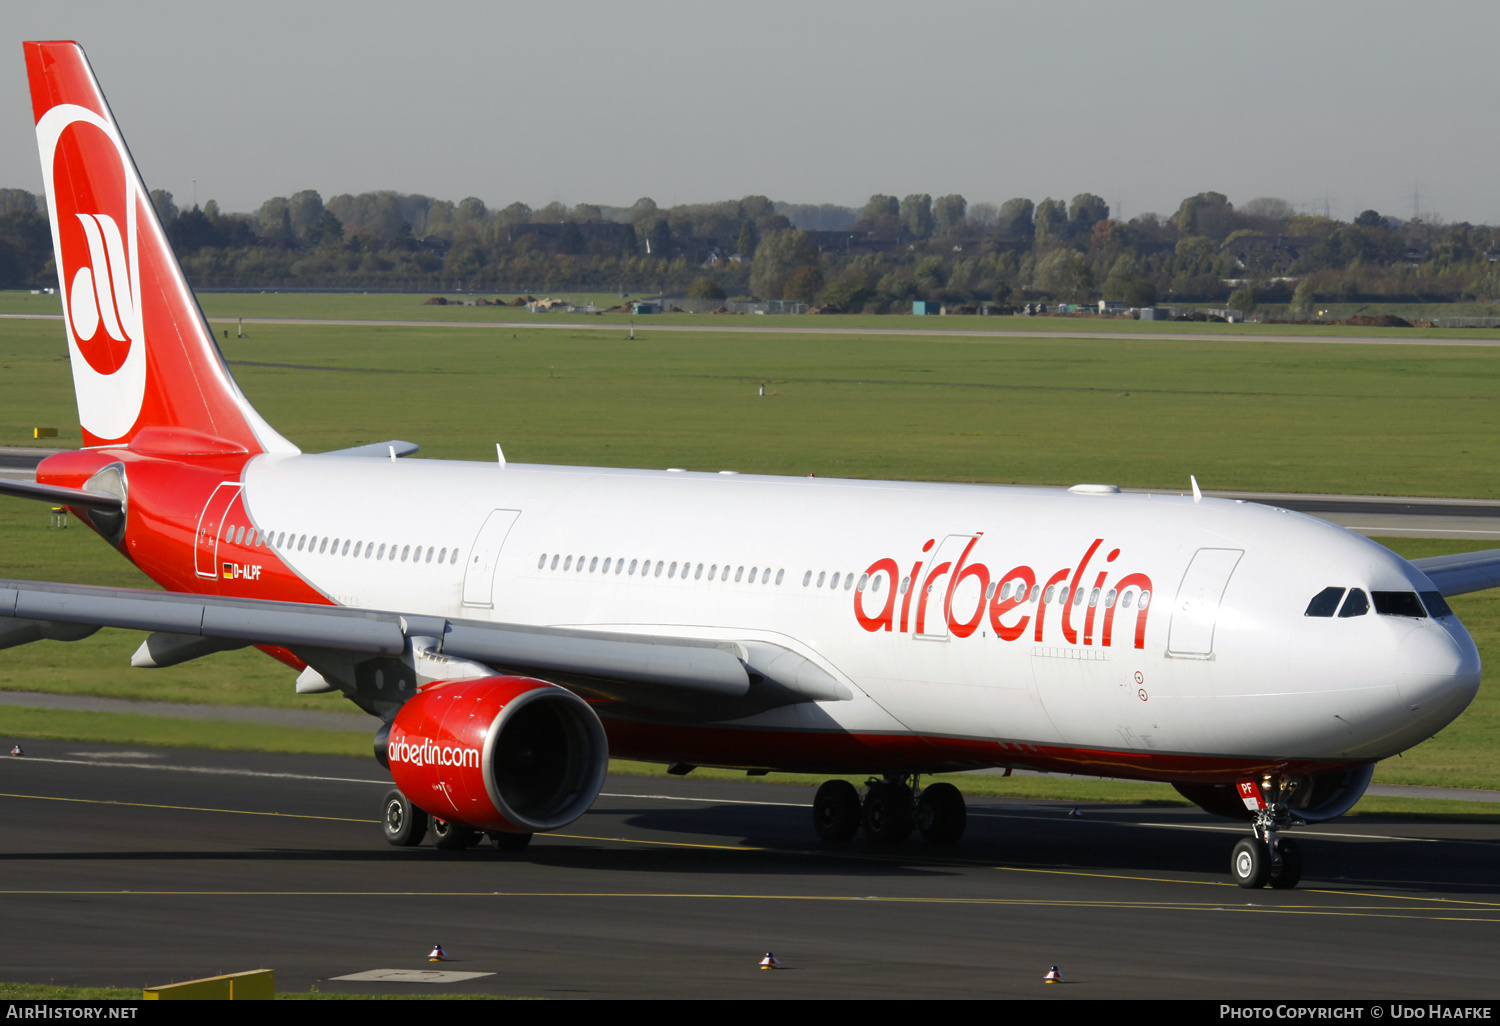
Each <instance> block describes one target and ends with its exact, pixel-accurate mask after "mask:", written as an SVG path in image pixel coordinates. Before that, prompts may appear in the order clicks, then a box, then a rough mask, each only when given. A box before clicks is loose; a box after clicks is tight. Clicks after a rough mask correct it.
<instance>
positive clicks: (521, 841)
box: [490, 831, 531, 851]
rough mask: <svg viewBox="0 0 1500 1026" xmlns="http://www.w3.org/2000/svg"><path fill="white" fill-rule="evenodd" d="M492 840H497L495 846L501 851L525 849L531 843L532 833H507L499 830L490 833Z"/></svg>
mask: <svg viewBox="0 0 1500 1026" xmlns="http://www.w3.org/2000/svg"><path fill="white" fill-rule="evenodd" d="M490 840H492V841H494V842H495V847H496V848H498V849H499V850H500V851H525V850H526V846H527V845H528V844H530V843H531V834H506V833H500V832H498V831H497V832H495V833H493V834H490Z"/></svg>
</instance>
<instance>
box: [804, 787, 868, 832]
mask: <svg viewBox="0 0 1500 1026" xmlns="http://www.w3.org/2000/svg"><path fill="white" fill-rule="evenodd" d="M860 811H861V810H860V805H859V792H858V791H857V790H855V787H854V785H853V784H851V783H849V781H847V780H825V781H824V782H823V786H822V787H819V788H818V793H817V794H816V795H815V796H814V797H813V829H815V830H817V832H818V836H819V837H821V838H822V839H823V840H825V841H831V842H839V841H847V840H849V839H850V838H852V837H853V836H854V835H855V834H857V833H859V821H860Z"/></svg>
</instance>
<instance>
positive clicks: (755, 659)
mask: <svg viewBox="0 0 1500 1026" xmlns="http://www.w3.org/2000/svg"><path fill="white" fill-rule="evenodd" d="M100 627H120V628H125V629H129V630H141V631H151V632H152V635H151V637H150V638H148V639H147V642H146V645H145V646H143V648H142V652H141V653H137V661H136V663H135V664H136V665H138V666H166V665H171V664H172V663H174V662H182V661H185V660H187V659H191V658H196V657H198V656H201V655H207V654H208V653H210V652H214V651H221V650H223V649H227V648H236V647H243V646H245V645H264V646H274V647H278V648H284V649H287V650H288V651H290V652H292V653H293V654H295V655H298V656H299V658H302V659H303V660H304V661H305V662H308V663H311V664H313V665H315V666H317V667H318V668H319V669H320V671H321V668H322V666H324V665H328V657H329V655H330V654H334V655H336V656H337V659H336V660H335V664H337V665H340V666H344V667H347V669H348V673H347V679H348V680H350V681H357V680H362V679H363V677H365V676H369V675H370V674H369V673H363V672H362V671H361V669H360V668H361V666H367V667H368V666H374V665H377V664H378V663H380V662H381V661H385V662H386V664H387V665H390V661H391V660H402V661H407V662H408V665H410V660H412V659H413V658H415V656H414V648H416V647H420V648H421V651H422V654H423V656H424V657H426V656H430V655H440V656H443V657H447V658H449V659H459V660H465V661H467V662H470V663H477V664H480V665H481V666H485V667H492V668H494V669H495V670H496V671H497V672H507V673H523V674H527V675H533V676H541V677H544V678H548V679H556V680H558V681H559V682H560V683H570V684H578V685H581V686H583V687H584V688H585V689H588V690H592V691H595V692H597V693H600V694H602V695H605V696H608V697H610V698H612V699H614V700H617V701H624V702H626V703H627V704H630V703H634V704H643V706H651V705H659V704H660V699H661V697H662V696H663V695H665V696H668V697H670V698H671V700H672V701H671V703H670V704H673V705H675V706H677V707H679V708H680V707H682V706H683V705H684V703H686V705H687V707H688V711H691V709H692V707H693V706H694V705H695V704H696V706H697V707H698V708H700V709H701V708H706V707H707V706H706V704H712V705H715V706H716V707H717V706H719V705H722V703H723V702H724V701H730V702H735V701H743V700H748V701H751V702H752V704H757V705H760V704H764V703H765V702H767V701H769V702H770V703H771V704H785V703H786V702H788V701H818V700H839V699H848V698H851V697H853V696H852V694H851V693H850V692H849V690H848V689H847V688H846V687H844V685H842V684H841V683H840V682H839V681H837V680H836V679H835V678H834V677H832V676H831V675H830V674H828V673H827V672H826V671H824V670H822V669H821V668H819V667H818V666H816V665H815V664H813V663H812V662H810V661H809V660H807V659H805V658H803V657H802V656H800V655H798V654H797V653H795V652H792V651H790V650H789V649H786V648H782V647H780V646H777V645H772V644H768V643H765V642H760V641H747V642H718V641H708V640H699V639H691V638H673V637H662V636H656V635H646V634H620V633H613V632H602V631H590V630H582V629H576V628H565V627H535V626H529V625H523V624H503V623H492V622H486V621H479V620H459V619H449V618H445V617H436V616H424V615H414V614H402V613H398V612H388V611H379V610H367V609H351V608H347V607H342V606H324V605H316V604H313V603H303V602H272V601H265V600H260V599H239V598H224V597H220V596H213V595H195V594H187V593H178V592H163V591H147V590H142V589H134V588H102V587H92V586H88V585H78V584H56V583H51V582H42V581H15V580H0V648H6V647H10V646H12V645H18V644H24V643H26V642H30V641H35V640H38V639H40V638H53V639H56V640H74V639H78V638H82V637H86V636H87V635H88V634H91V633H93V631H94V630H97V629H98V628H100ZM414 643H415V645H414ZM143 655H144V657H145V658H142V656H143ZM767 688H770V689H774V691H775V692H776V694H775V695H774V696H768V695H766V694H765V691H766V689H767ZM753 689H758V693H752V692H753ZM345 690H350V689H348V688H346V689H345ZM355 690H358V688H356V689H355ZM643 694H644V696H645V699H644V701H643V700H642V697H641V696H642V695H643ZM350 697H352V698H355V699H356V701H359V698H358V697H357V695H356V694H354V693H352V692H351V695H350ZM381 697H382V698H387V697H390V696H389V695H388V694H387V695H383V696H381ZM653 698H655V699H656V701H655V702H653V701H652V699H653ZM705 703H706V704H705Z"/></svg>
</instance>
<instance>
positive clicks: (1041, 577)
mask: <svg viewBox="0 0 1500 1026" xmlns="http://www.w3.org/2000/svg"><path fill="white" fill-rule="evenodd" d="M243 483H244V491H243V495H244V500H245V507H246V509H247V511H248V515H249V517H250V519H251V521H252V523H253V525H254V526H255V528H256V529H257V530H259V531H260V532H262V533H263V534H264V535H265V536H267V537H269V539H270V540H271V545H272V546H273V547H274V549H275V551H276V553H277V554H278V555H279V556H280V558H281V559H282V560H283V561H285V563H286V564H287V565H288V566H290V567H291V568H292V569H293V570H294V571H295V572H296V573H297V574H298V575H300V576H301V577H302V578H303V579H304V580H305V581H306V582H307V583H308V584H309V585H311V586H312V587H314V588H316V589H317V590H318V591H319V592H321V593H322V594H324V595H325V596H327V597H328V598H329V599H330V600H331V601H334V602H336V603H339V604H342V605H349V606H359V607H364V608H372V609H396V610H403V611H409V612H418V613H424V614H430V615H435V616H444V617H450V618H462V619H470V620H493V621H500V622H506V623H516V624H527V625H542V626H568V627H586V628H589V629H592V630H605V631H621V632H631V633H649V634H655V635H666V636H674V637H686V638H697V639H713V640H722V641H738V642H744V641H757V640H758V641H768V642H772V643H774V644H777V645H780V646H782V647H785V648H789V649H792V650H793V651H796V652H798V653H799V654H801V655H803V656H805V657H806V658H808V659H810V660H812V661H813V662H815V663H817V664H818V665H819V666H821V667H822V668H823V669H824V670H826V671H827V672H828V673H830V674H832V675H833V676H834V677H835V678H836V679H838V680H839V681H841V682H843V683H844V684H845V685H846V686H847V687H848V688H849V690H850V691H851V692H852V693H853V695H854V696H855V697H854V699H853V700H847V701H826V702H817V703H803V704H797V705H791V706H785V707H781V708H776V709H771V710H769V711H765V712H761V713H758V714H757V715H756V716H754V717H752V718H750V720H749V721H747V722H746V723H745V724H744V725H745V726H756V727H763V728H778V727H785V728H788V729H807V728H816V727H819V726H824V727H827V728H829V729H840V730H846V731H851V732H856V733H891V732H914V733H918V734H922V735H929V736H937V737H954V738H974V739H983V740H987V741H993V742H997V743H998V744H999V750H1000V751H1002V752H1004V751H1007V750H1013V751H1018V752H1024V751H1025V750H1026V747H1027V746H1028V745H1037V744H1046V745H1066V746H1068V747H1070V748H1075V749H1096V748H1097V749H1110V750H1121V751H1129V750H1139V751H1142V752H1145V751H1151V752H1157V753H1164V754H1165V753H1179V754H1184V755H1218V756H1270V757H1277V758H1288V759H1363V760H1368V759H1376V758H1383V757H1386V756H1389V755H1392V754H1394V753H1396V752H1397V751H1400V750H1402V749H1404V748H1407V747H1410V746H1411V745H1413V744H1415V743H1417V742H1419V741H1421V740H1423V739H1425V738H1426V737H1428V736H1430V735H1431V734H1433V733H1435V732H1436V731H1437V730H1438V729H1440V728H1441V727H1442V726H1443V725H1445V724H1446V723H1448V722H1449V721H1450V720H1451V719H1452V718H1453V717H1454V716H1456V715H1457V714H1458V713H1459V712H1460V711H1462V709H1463V708H1464V707H1465V706H1466V705H1467V704H1468V702H1469V700H1470V699H1471V698H1472V697H1473V695H1474V693H1475V690H1476V689H1477V687H1478V680H1479V659H1478V655H1477V652H1476V650H1475V647H1474V644H1473V642H1472V640H1471V639H1470V637H1469V635H1468V633H1467V631H1465V630H1464V628H1463V626H1462V625H1461V624H1460V623H1459V622H1458V621H1457V619H1456V618H1454V617H1451V616H1450V617H1444V618H1442V619H1432V618H1412V617H1405V616H1390V615H1378V614H1377V613H1376V612H1375V611H1374V610H1371V611H1370V612H1369V613H1368V614H1367V615H1363V616H1358V617H1349V618H1336V617H1324V618H1319V617H1309V616H1305V615H1304V610H1305V609H1306V608H1307V606H1308V602H1309V600H1310V599H1311V598H1312V597H1313V596H1314V595H1315V594H1317V593H1318V592H1319V591H1321V590H1323V589H1324V588H1326V587H1330V586H1337V587H1344V588H1361V589H1364V590H1365V591H1367V592H1369V591H1403V592H1420V591H1430V590H1431V589H1432V585H1431V583H1430V582H1428V581H1427V579H1426V578H1425V577H1424V576H1423V575H1422V574H1421V573H1420V571H1418V570H1416V569H1415V568H1414V567H1412V566H1411V565H1410V564H1409V563H1407V562H1406V561H1405V560H1402V559H1401V558H1399V557H1398V556H1396V555H1394V554H1393V553H1391V552H1390V551H1389V550H1387V549H1385V548H1383V547H1382V546H1380V545H1378V544H1376V543H1374V542H1371V541H1369V540H1368V539H1365V538H1362V537H1360V536H1358V535H1356V534H1353V533H1351V532H1349V531H1346V530H1344V529H1343V528H1340V527H1336V526H1334V525H1332V524H1329V523H1326V522H1324V521H1321V520H1317V519H1315V518H1312V517H1307V516H1304V515H1301V514H1297V513H1292V512H1288V511H1285V510H1277V509H1273V508H1270V507H1267V506H1263V505H1257V504H1253V503H1243V502H1236V501H1230V500H1219V499H1203V500H1201V501H1194V500H1193V499H1192V498H1191V497H1184V496H1177V495H1149V496H1148V495H1143V494H1121V493H1113V494H1108V493H1105V494H1079V493H1075V492H1070V491H1064V490H1060V489H1057V490H1054V489H1041V488H1008V487H989V486H974V485H945V484H920V483H901V482H885V481H850V480H831V479H817V478H785V477H762V476H751V475H737V474H705V473H688V472H679V471H647V470H611V469H599V468H586V467H559V466H531V465H516V464H510V465H500V464H480V463H457V462H445V461H429V460H394V459H393V460H379V459H369V458H339V457H329V456H281V455H266V456H261V457H257V458H255V459H253V460H252V461H251V462H250V463H249V465H248V467H247V469H246V471H245V474H244V478H243ZM495 511H502V512H500V513H498V514H497V513H495ZM492 516H493V519H492ZM487 523H488V526H486V525H487ZM304 538H307V539H312V540H313V544H304V543H302V539H304ZM973 539H977V540H973ZM970 540H973V544H972V546H970V545H969V542H970ZM1096 540H1097V541H1099V542H1100V544H1098V545H1097V546H1095V542H1096ZM929 541H931V542H932V543H933V544H932V549H931V551H928V552H925V553H924V551H923V548H924V545H926V544H927V543H928V542H929ZM502 542H503V544H502ZM356 546H357V548H358V553H359V554H358V556H355V555H354V552H355V551H356ZM1091 547H1092V548H1093V551H1092V554H1091V556H1090V558H1089V561H1088V563H1087V565H1086V568H1085V569H1084V570H1083V572H1082V573H1081V574H1080V573H1078V570H1079V567H1080V563H1081V561H1083V560H1084V557H1085V554H1086V553H1088V552H1089V550H1090V549H1091ZM965 548H968V552H967V555H966V557H965V558H964V559H963V562H962V564H961V565H958V566H950V568H949V569H947V570H945V571H944V570H941V569H940V568H941V565H942V563H943V562H944V561H947V562H949V563H950V564H955V563H958V561H959V559H960V557H961V556H964V549H965ZM372 549H373V550H374V551H375V553H376V555H374V556H372V555H370V552H371V550H372ZM1202 550H1208V551H1206V552H1202ZM412 552H417V553H420V557H421V558H420V559H418V558H416V557H415V556H413V555H411V553H412ZM1200 552H1201V553H1202V554H1200ZM1195 557H1196V559H1195ZM881 560H890V561H892V563H893V565H894V566H895V567H896V568H898V573H897V574H895V575H892V574H891V572H890V570H889V567H890V566H891V565H892V564H886V567H885V568H880V567H878V564H879V563H880V561H881ZM919 561H920V562H921V563H922V567H921V568H920V569H919V570H917V571H916V573H915V576H914V578H913V569H914V567H915V564H917V563H918V562H919ZM606 566H607V569H606ZM975 566H982V567H983V568H984V573H983V574H981V573H980V572H978V571H974V570H972V569H971V570H970V571H969V572H968V573H967V575H965V574H964V573H963V569H964V568H966V567H967V568H972V567H975ZM647 567H649V571H647V569H646V568H647ZM1023 569H1029V570H1030V571H1031V577H1033V578H1034V580H1035V586H1034V587H1026V588H1025V589H1024V594H1025V598H1024V600H1020V602H1019V604H1015V602H1016V600H1011V602H1010V603H1009V604H1008V607H1007V608H1006V609H1005V610H1004V612H1003V613H1001V614H1000V615H999V616H997V617H992V616H991V611H992V610H993V609H994V607H995V605H996V604H997V603H999V602H1000V597H999V596H998V595H995V594H994V593H995V592H997V591H1000V590H1001V589H1004V593H1006V594H1009V593H1012V592H1015V591H1018V590H1022V589H1021V586H1019V585H1017V584H1016V583H1015V582H1016V581H1018V580H1020V579H1022V578H1024V577H1026V576H1027V575H1026V574H1025V573H1024V572H1023ZM934 570H938V571H939V572H938V573H937V574H936V576H933V571H934ZM955 570H956V571H958V573H959V576H960V578H961V579H960V580H959V581H958V582H957V583H956V584H954V582H953V581H952V578H953V575H954V572H955ZM1063 571H1067V572H1066V573H1065V574H1063V575H1062V576H1061V578H1060V579H1059V580H1058V582H1057V584H1056V585H1055V586H1054V587H1053V588H1048V587H1046V582H1048V581H1049V580H1050V579H1053V578H1054V577H1055V576H1057V575H1058V574H1060V573H1061V572H1063ZM834 575H837V579H838V581H839V583H838V585H837V586H836V587H834V586H831V583H830V582H831V581H832V579H833V578H834ZM893 576H894V577H895V580H892V577H893ZM906 578H913V579H914V580H915V581H916V582H917V583H915V584H914V585H911V586H910V587H909V594H903V593H902V592H903V588H902V581H903V579H906ZM986 579H987V580H988V582H989V584H990V587H989V588H988V589H986V590H985V591H984V592H983V593H982V592H981V588H983V587H984V585H985V582H986ZM1075 579H1076V580H1077V582H1078V583H1077V585H1076V587H1073V582H1074V581H1075ZM752 581H753V583H752ZM1132 582H1133V583H1132ZM1143 582H1145V583H1143ZM950 585H953V586H952V587H951V588H950ZM893 587H894V589H895V591H896V595H895V597H894V599H892V598H891V593H892V589H893ZM1065 588H1069V589H1070V591H1069V592H1068V593H1067V596H1066V598H1064V591H1063V589H1065ZM923 589H926V592H927V594H926V603H925V618H924V622H923V625H922V626H923V629H922V632H921V633H920V634H919V633H918V630H917V623H916V620H917V617H918V607H919V606H921V605H922V591H923ZM1145 591H1151V592H1154V593H1155V594H1153V595H1152V596H1150V597H1149V599H1148V606H1147V609H1146V610H1144V611H1143V610H1142V609H1141V608H1140V606H1141V601H1142V595H1141V593H1142V592H1145ZM950 592H951V594H950ZM1048 594H1051V596H1052V598H1051V601H1050V602H1049V601H1048V599H1047V595H1048ZM991 596H994V597H991ZM1074 603H1076V604H1074ZM1070 604H1071V608H1068V606H1069V605H1070ZM903 607H905V613H906V615H905V616H904V617H903V615H902V611H903ZM857 608H858V609H859V610H860V611H862V613H863V614H864V617H865V623H863V624H862V623H861V620H860V618H859V617H858V616H857V615H856V609H857ZM887 610H888V613H887ZM1090 610H1092V612H1090ZM882 613H886V615H885V616H884V617H882ZM1065 613H1066V620H1068V621H1070V622H1067V623H1065ZM1039 614H1040V615H1041V616H1042V618H1043V624H1042V636H1041V638H1040V639H1038V638H1037V636H1036V620H1037V617H1038V615H1039ZM1107 615H1110V616H1112V618H1113V623H1112V632H1111V633H1110V637H1109V638H1108V643H1106V639H1105V630H1104V627H1105V620H1106V616H1107ZM1022 618H1025V626H1024V629H1023V630H1021V632H1020V633H1019V636H1015V637H1014V638H1013V639H1012V640H1006V638H1004V637H1001V636H999V634H997V630H996V627H997V626H998V627H999V628H1001V629H1002V630H1001V632H1000V633H1003V634H1014V633H1015V632H1016V629H1017V626H1018V625H1019V624H1020V623H1021V621H1022ZM903 619H904V621H905V626H904V629H903V624H902V621H903ZM1142 621H1144V623H1143V626H1142V627H1141V631H1140V633H1139V641H1140V647H1137V638H1138V634H1137V627H1138V626H1141V625H1142ZM970 622H973V623H974V624H975V626H974V629H973V631H972V633H968V634H967V636H959V635H960V634H961V633H965V632H966V631H965V629H964V625H965V624H967V623H970ZM872 624H873V626H872ZM952 624H957V625H959V628H960V629H959V630H955V629H953V627H952V626H950V625H952ZM1065 628H1066V629H1065ZM995 761H996V762H997V763H999V762H1003V761H1009V760H1007V759H1005V758H1003V757H1001V756H999V755H997V756H996V758H995ZM1016 761H1024V760H1019V759H1018V760H1016Z"/></svg>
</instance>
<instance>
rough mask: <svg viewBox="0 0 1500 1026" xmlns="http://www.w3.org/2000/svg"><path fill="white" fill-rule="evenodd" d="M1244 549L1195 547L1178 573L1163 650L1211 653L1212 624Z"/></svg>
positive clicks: (1181, 654)
mask: <svg viewBox="0 0 1500 1026" xmlns="http://www.w3.org/2000/svg"><path fill="white" fill-rule="evenodd" d="M1244 554H1245V550H1244V549H1199V550H1198V551H1197V552H1196V553H1195V554H1194V555H1193V561H1192V562H1191V563H1189V564H1188V568H1187V572H1186V573H1185V574H1183V575H1182V583H1181V584H1180V585H1178V587H1177V601H1176V602H1174V603H1173V604H1172V626H1171V628H1170V630H1169V631H1168V633H1167V654H1168V655H1170V656H1175V657H1177V658H1182V659H1208V658H1211V657H1212V656H1213V654H1214V625H1215V623H1216V622H1217V621H1218V617H1219V603H1220V601H1222V600H1223V598H1224V589H1225V588H1227V587H1228V586H1229V577H1230V575H1231V574H1233V573H1234V568H1235V567H1236V566H1238V565H1239V562H1240V557H1241V556H1243V555H1244Z"/></svg>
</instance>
